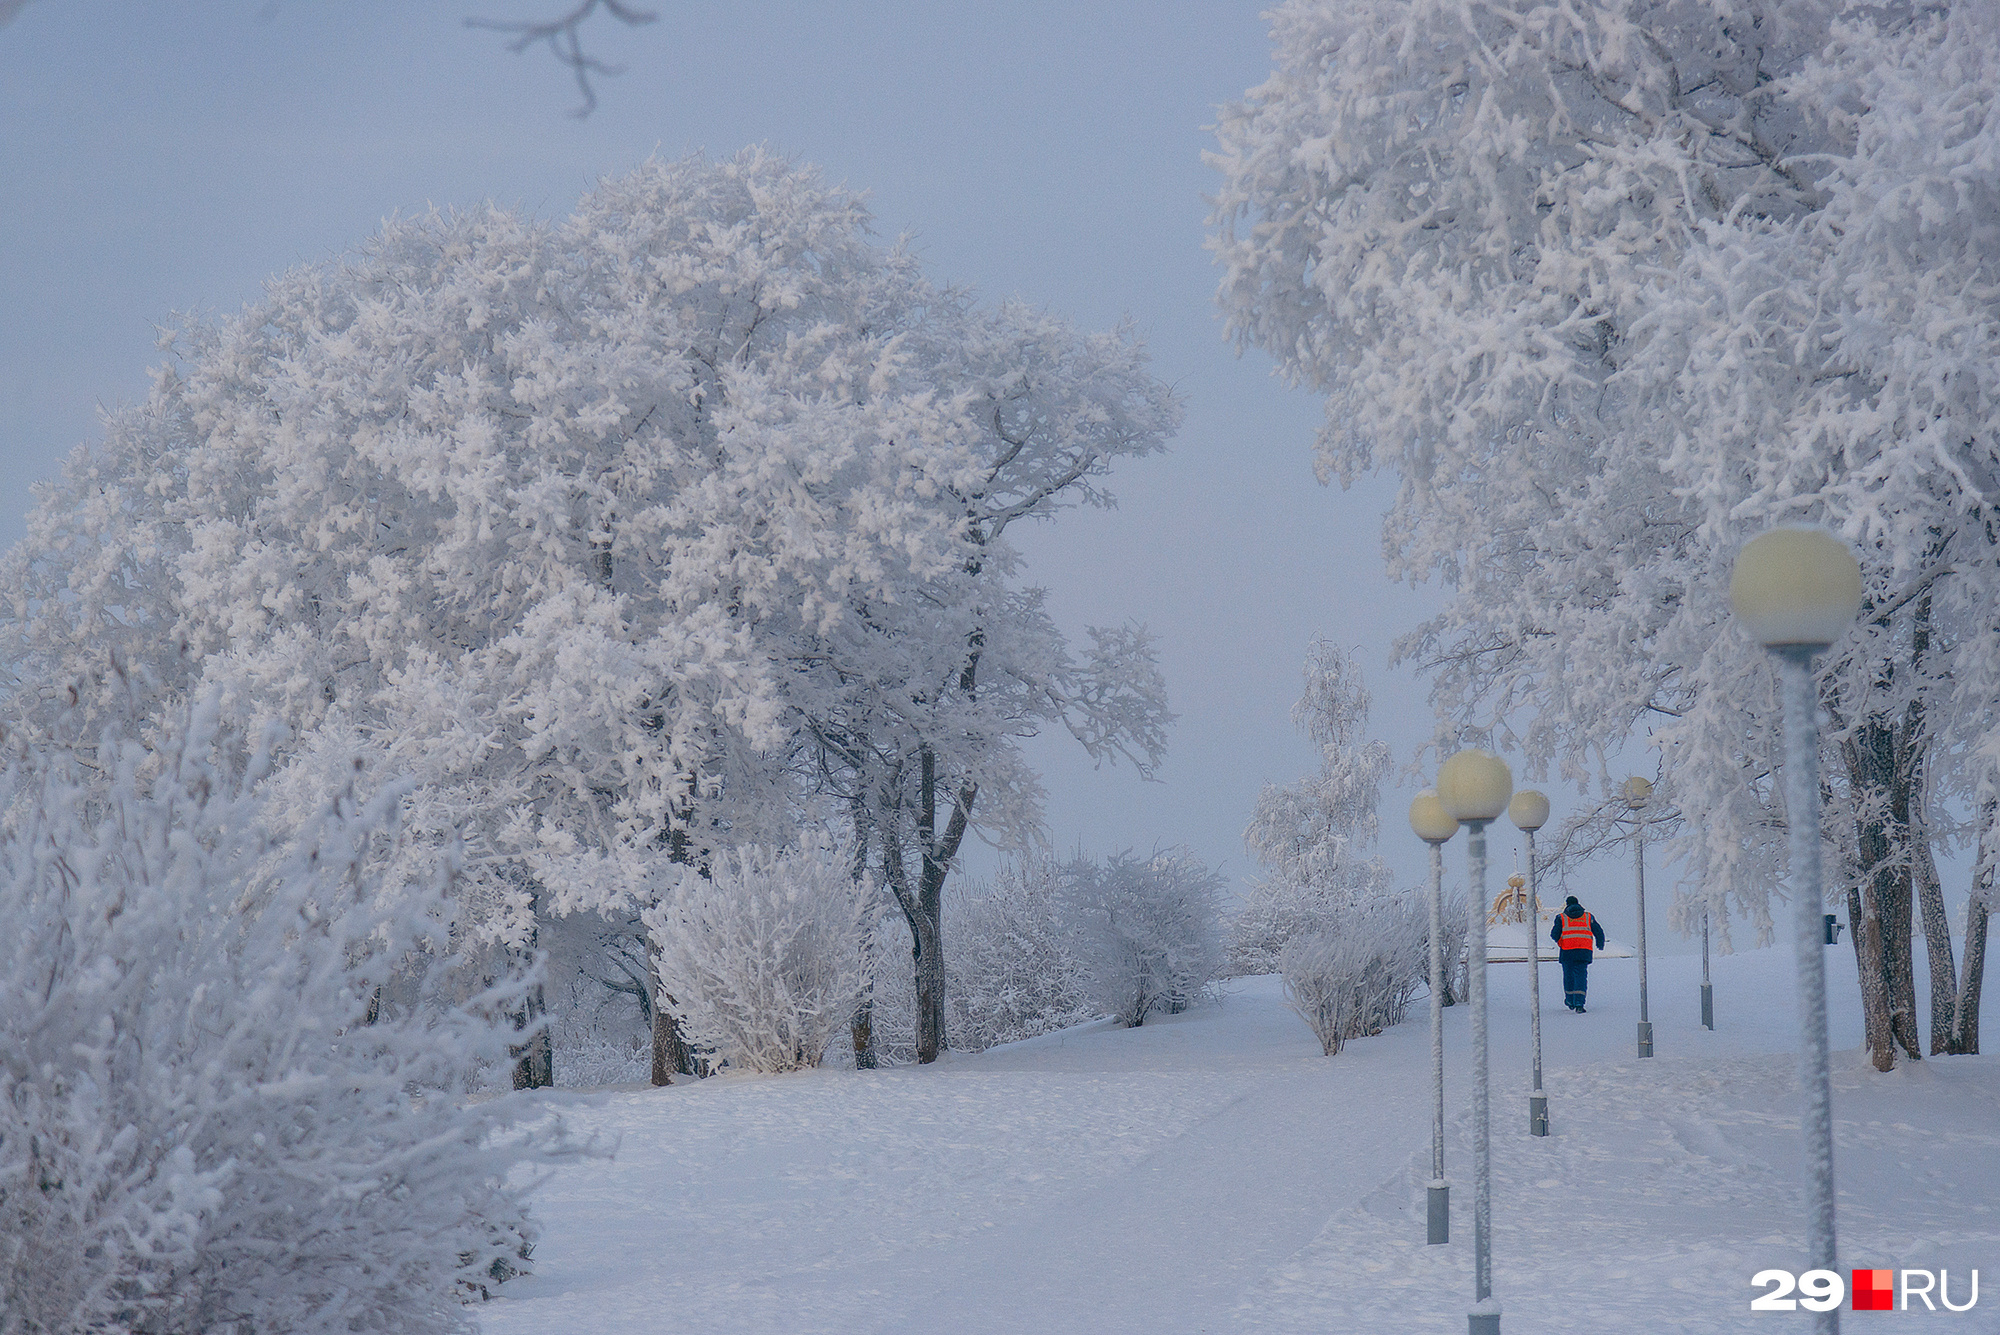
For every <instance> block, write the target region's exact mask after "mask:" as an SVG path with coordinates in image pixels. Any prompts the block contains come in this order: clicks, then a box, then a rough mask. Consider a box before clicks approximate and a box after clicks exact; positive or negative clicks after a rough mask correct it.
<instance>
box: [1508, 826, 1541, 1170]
mask: <svg viewBox="0 0 2000 1335" xmlns="http://www.w3.org/2000/svg"><path fill="white" fill-rule="evenodd" d="M1507 819H1508V820H1511V821H1513V822H1514V828H1516V829H1518V830H1520V831H1521V832H1522V833H1523V834H1525V835H1527V836H1528V1027H1529V1032H1530V1034H1532V1035H1533V1038H1534V1048H1535V1082H1534V1085H1533V1087H1532V1088H1530V1089H1529V1091H1528V1134H1529V1135H1531V1136H1546V1135H1547V1134H1549V1100H1548V1096H1547V1095H1546V1094H1544V1093H1542V899H1541V886H1540V883H1539V882H1537V881H1536V879H1535V831H1536V830H1539V829H1541V828H1542V827H1543V826H1544V825H1547V824H1548V823H1549V799H1548V797H1547V796H1546V795H1544V794H1542V793H1538V792H1536V791H1535V790H1534V789H1532V788H1523V789H1522V790H1521V791H1520V792H1518V793H1516V794H1514V800H1513V801H1511V802H1509V803H1508V804H1507Z"/></svg>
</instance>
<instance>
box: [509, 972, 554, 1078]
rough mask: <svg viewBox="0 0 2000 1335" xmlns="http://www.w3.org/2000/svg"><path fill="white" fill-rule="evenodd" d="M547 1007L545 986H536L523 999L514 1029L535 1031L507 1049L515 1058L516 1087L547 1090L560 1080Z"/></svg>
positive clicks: (516, 1014)
mask: <svg viewBox="0 0 2000 1335" xmlns="http://www.w3.org/2000/svg"><path fill="white" fill-rule="evenodd" d="M546 1011H547V1008H546V1006H545V1005H544V1004H543V1000H542V989H541V988H540V987H536V988H534V989H532V990H531V991H530V992H529V993H528V995H527V996H526V997H525V998H524V999H523V1003H522V1007H521V1009H520V1010H518V1011H516V1012H515V1013H514V1031H515V1032H516V1033H519V1032H521V1031H522V1030H524V1029H528V1028H530V1027H531V1026H532V1027H533V1031H534V1032H532V1033H531V1034H529V1035H528V1041H527V1042H525V1043H518V1044H515V1045H513V1046H512V1047H509V1048H508V1049H507V1052H508V1055H509V1056H511V1057H512V1058H513V1059H514V1088H516V1089H547V1088H549V1087H550V1086H552V1085H554V1084H555V1082H556V1072H555V1054H554V1052H553V1051H552V1049H551V1047H550V1044H549V1027H548V1025H547V1024H546V1023H542V1022H541V1020H542V1017H543V1015H544V1014H546Z"/></svg>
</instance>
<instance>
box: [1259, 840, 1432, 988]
mask: <svg viewBox="0 0 2000 1335" xmlns="http://www.w3.org/2000/svg"><path fill="white" fill-rule="evenodd" d="M1393 884H1394V877H1393V875H1392V874H1391V873H1390V871H1389V869H1388V867H1387V866H1386V865H1385V864H1384V863H1383V861H1382V859H1380V858H1369V859H1368V860H1367V861H1365V862H1356V863H1354V864H1353V865H1351V866H1349V867H1347V868H1345V869H1344V876H1343V878H1342V880H1341V881H1340V882H1338V883H1329V882H1326V881H1320V880H1309V879H1304V878H1302V877H1300V876H1298V875H1296V874H1294V873H1289V872H1279V873H1277V874H1274V875H1271V876H1266V877H1265V878H1263V879H1262V880H1260V881H1258V882H1257V883H1256V884H1255V885H1253V886H1251V887H1250V891H1249V893H1248V894H1247V895H1245V896H1244V899H1243V905H1242V907H1240V908H1239V909H1237V911H1236V912H1235V913H1233V914H1231V915H1230V917H1229V920H1228V940H1229V948H1228V953H1229V965H1228V972H1229V974H1230V976H1231V977H1247V976H1250V975H1253V974H1266V973H1277V972H1279V961H1280V959H1281V958H1282V956H1283V955H1284V953H1285V947H1286V946H1287V945H1289V944H1290V943H1291V941H1292V939H1293V938H1294V937H1297V936H1300V935H1310V934H1312V933H1313V932H1317V931H1320V930H1323V929H1324V928H1325V927H1326V926H1327V925H1328V924H1329V923H1330V922H1332V920H1333V919H1334V918H1335V917H1336V916H1337V915H1338V914H1340V913H1341V912H1342V911H1344V910H1345V909H1346V908H1347V907H1348V906H1350V905H1352V904H1356V903H1367V902H1369V901H1371V900H1374V899H1377V898H1379V897H1381V896H1382V895H1384V894H1387V893H1389V892H1390V890H1391V888H1392V886H1393Z"/></svg>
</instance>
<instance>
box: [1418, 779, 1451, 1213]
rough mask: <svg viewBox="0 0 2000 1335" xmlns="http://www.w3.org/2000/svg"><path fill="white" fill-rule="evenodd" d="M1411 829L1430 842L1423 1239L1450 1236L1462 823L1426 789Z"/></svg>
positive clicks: (1419, 794) (1420, 837) (1435, 792)
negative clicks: (1454, 867) (1449, 1071)
mask: <svg viewBox="0 0 2000 1335" xmlns="http://www.w3.org/2000/svg"><path fill="white" fill-rule="evenodd" d="M1410 829H1411V830H1412V831H1413V832H1415V834H1416V836H1417V838H1419V839H1421V840H1423V841H1424V842H1425V843H1427V844H1429V845H1430V846H1431V904H1430V909H1431V1180H1430V1188H1429V1190H1428V1191H1427V1192H1426V1194H1425V1209H1424V1216H1425V1219H1424V1241H1425V1243H1426V1245H1429V1246H1436V1245H1438V1244H1440V1243H1446V1242H1450V1241H1451V1183H1450V1182H1449V1181H1447V1180H1446V1179H1445V1175H1444V845H1445V841H1446V840H1448V839H1450V838H1451V837H1452V836H1453V835H1454V834H1457V833H1458V822H1457V821H1456V820H1454V819H1453V818H1452V815H1451V813H1450V812H1448V811H1446V810H1445V809H1444V803H1442V802H1440V801H1438V795H1437V790H1436V789H1433V788H1426V789H1424V790H1423V791H1422V792H1421V793H1418V794H1417V796H1416V799H1415V800H1414V801H1412V802H1411V803H1410Z"/></svg>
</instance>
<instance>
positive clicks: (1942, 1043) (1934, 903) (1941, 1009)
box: [1910, 822, 1958, 1056]
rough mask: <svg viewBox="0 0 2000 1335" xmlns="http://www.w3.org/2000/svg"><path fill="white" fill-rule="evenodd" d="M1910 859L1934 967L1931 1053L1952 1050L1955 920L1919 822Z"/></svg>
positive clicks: (1955, 990) (1927, 950) (1955, 1001)
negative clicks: (1950, 912)
mask: <svg viewBox="0 0 2000 1335" xmlns="http://www.w3.org/2000/svg"><path fill="white" fill-rule="evenodd" d="M1911 836H1912V839H1913V842H1912V844H1911V847H1910V860H1911V863H1912V869H1913V871H1914V872H1915V880H1916V889H1917V904H1918V906H1919V908H1920V909H1921V910H1922V912H1923V925H1924V950H1925V953H1926V954H1927V955H1928V956H1929V961H1930V966H1931V1055H1932V1056H1936V1055H1937V1054H1938V1053H1940V1052H1950V1051H1951V1050H1952V1048H1951V1029H1952V1018H1953V1015H1954V1013H1955V1012H1956V1010H1957V1007H1958V970H1957V968H1956V966H1954V965H1953V963H1952V959H1951V919H1950V918H1949V917H1948V916H1946V914H1945V908H1944V889H1943V887H1942V886H1940V885H1939V884H1938V874H1937V863H1935V862H1934V861H1932V860H1931V845H1930V833H1929V831H1928V830H1927V829H1926V828H1925V826H1924V825H1923V824H1922V823H1921V822H1919V823H1917V824H1915V825H1913V826H1912V827H1911Z"/></svg>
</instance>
